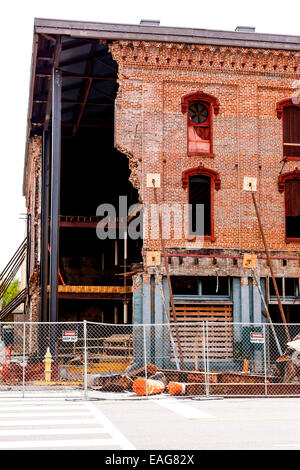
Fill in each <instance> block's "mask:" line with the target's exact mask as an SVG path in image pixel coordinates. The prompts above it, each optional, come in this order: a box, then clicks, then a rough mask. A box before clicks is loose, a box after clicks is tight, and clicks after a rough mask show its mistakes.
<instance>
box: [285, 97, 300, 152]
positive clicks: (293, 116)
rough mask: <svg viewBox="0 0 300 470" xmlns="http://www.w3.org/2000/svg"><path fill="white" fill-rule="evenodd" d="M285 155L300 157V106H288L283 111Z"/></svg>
mask: <svg viewBox="0 0 300 470" xmlns="http://www.w3.org/2000/svg"><path fill="white" fill-rule="evenodd" d="M283 156H284V157H288V158H293V157H294V158H300V108H299V107H297V106H287V107H286V108H284V111H283Z"/></svg>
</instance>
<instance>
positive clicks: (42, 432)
mask: <svg viewBox="0 0 300 470" xmlns="http://www.w3.org/2000/svg"><path fill="white" fill-rule="evenodd" d="M43 424H44V423H43ZM55 424H56V423H55ZM60 434H61V435H64V434H67V435H69V436H70V435H71V434H108V433H107V431H106V430H105V429H104V428H99V427H98V428H56V429H40V428H39V429H5V430H0V436H5V437H9V436H23V437H27V436H54V435H60Z"/></svg>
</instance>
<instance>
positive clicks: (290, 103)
mask: <svg viewBox="0 0 300 470" xmlns="http://www.w3.org/2000/svg"><path fill="white" fill-rule="evenodd" d="M294 101H295V100H293V99H292V98H286V99H284V100H281V101H278V103H277V104H276V113H277V117H278V119H282V120H283V116H284V109H285V108H288V107H296V108H300V102H299V103H295V102H294ZM284 144H285V143H284V120H283V123H282V155H283V158H284V159H285V160H300V157H299V156H294V157H293V156H285V147H284Z"/></svg>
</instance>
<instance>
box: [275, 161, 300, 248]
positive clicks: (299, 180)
mask: <svg viewBox="0 0 300 470" xmlns="http://www.w3.org/2000/svg"><path fill="white" fill-rule="evenodd" d="M278 189H279V192H281V193H282V192H284V200H285V236H286V242H292V241H296V242H300V171H299V170H298V169H296V170H294V171H290V172H288V173H283V174H281V175H280V176H279V178H278Z"/></svg>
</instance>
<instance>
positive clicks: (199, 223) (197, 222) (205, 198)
mask: <svg viewBox="0 0 300 470" xmlns="http://www.w3.org/2000/svg"><path fill="white" fill-rule="evenodd" d="M189 204H190V212H189V214H190V220H189V233H190V235H200V236H205V235H206V236H211V232H212V227H211V179H210V178H209V177H208V176H201V175H199V176H198V175H196V176H191V177H190V179H189ZM201 205H203V208H201ZM202 214H203V216H202Z"/></svg>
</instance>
